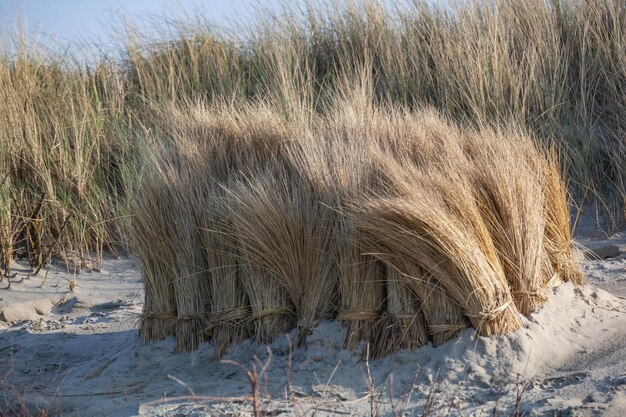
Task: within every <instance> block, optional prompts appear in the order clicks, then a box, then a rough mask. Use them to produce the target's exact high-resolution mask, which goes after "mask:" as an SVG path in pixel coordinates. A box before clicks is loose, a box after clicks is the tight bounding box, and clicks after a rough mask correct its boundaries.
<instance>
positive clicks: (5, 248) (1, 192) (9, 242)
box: [0, 158, 13, 281]
mask: <svg viewBox="0 0 626 417" xmlns="http://www.w3.org/2000/svg"><path fill="white" fill-rule="evenodd" d="M3 159H4V158H3ZM1 162H2V161H0V168H4V167H3V166H2V164H1ZM6 172H7V170H5V169H0V265H1V266H2V268H4V271H2V270H1V269H0V281H2V279H3V278H4V276H3V274H6V275H7V276H8V275H10V268H11V259H13V228H12V218H11V193H10V191H9V190H10V189H11V187H10V178H9V175H8V174H7V173H6Z"/></svg>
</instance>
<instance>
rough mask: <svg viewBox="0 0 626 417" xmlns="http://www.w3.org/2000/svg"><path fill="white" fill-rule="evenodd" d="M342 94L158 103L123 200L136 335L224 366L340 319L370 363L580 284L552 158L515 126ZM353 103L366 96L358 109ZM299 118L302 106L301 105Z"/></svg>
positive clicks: (512, 323)
mask: <svg viewBox="0 0 626 417" xmlns="http://www.w3.org/2000/svg"><path fill="white" fill-rule="evenodd" d="M359 94H360V93H358V92H357V93H355V94H354V95H352V96H346V97H343V98H337V99H336V101H335V104H334V107H333V108H332V111H329V112H328V113H325V114H322V115H311V114H309V113H307V112H306V111H302V112H298V111H297V110H296V111H294V110H293V109H292V113H288V114H285V113H284V112H283V111H282V110H280V109H276V108H274V107H272V106H271V105H268V104H261V103H259V104H253V103H248V104H245V105H243V106H236V105H225V104H222V105H214V106H201V105H190V106H187V107H184V108H176V107H175V106H170V107H169V108H168V109H167V110H164V111H163V112H162V113H161V115H160V116H159V117H162V118H164V120H168V121H169V124H168V125H167V126H169V127H168V129H169V133H167V135H166V136H167V137H168V139H167V140H166V141H165V142H164V145H163V146H161V147H152V148H150V149H151V153H150V156H149V160H150V161H151V162H150V163H148V164H147V165H146V171H145V172H144V176H143V177H142V181H141V184H142V187H141V190H143V191H142V192H140V193H138V194H137V195H136V197H135V199H134V204H133V207H134V211H135V217H134V218H133V222H132V223H133V230H134V231H135V233H134V237H135V239H134V242H135V245H136V247H137V248H138V254H139V257H140V259H141V264H142V267H143V272H144V275H145V276H146V280H145V284H146V292H145V294H146V307H145V309H146V311H145V317H144V323H143V325H142V329H143V335H144V337H145V339H146V340H150V339H157V338H160V337H163V336H165V335H168V334H173V335H175V336H176V339H177V347H178V349H179V350H193V349H195V348H196V347H197V345H198V343H199V342H200V341H202V340H213V341H214V342H215V343H216V346H217V349H216V353H217V355H218V356H221V355H223V354H224V353H225V352H227V350H228V348H229V347H230V346H231V345H232V344H234V343H236V342H238V341H240V340H242V339H244V338H246V337H253V338H256V339H257V340H258V341H260V342H263V343H268V342H271V340H272V339H273V338H275V337H276V336H278V335H279V334H280V333H284V332H287V331H289V330H291V329H294V328H298V329H299V332H300V343H306V336H307V335H308V334H309V333H310V331H311V330H312V329H313V328H315V326H316V324H317V323H318V322H319V321H321V320H339V321H341V322H342V323H343V324H344V326H345V328H346V340H345V346H346V348H349V349H352V348H355V347H356V346H357V345H358V344H359V342H362V341H366V342H369V343H370V346H371V349H370V351H371V352H372V354H373V355H375V356H383V355H385V354H387V353H389V352H392V351H396V350H399V349H405V348H406V349H414V348H417V347H419V346H421V345H423V344H424V343H427V342H428V341H432V342H433V344H435V345H439V344H441V343H444V342H445V341H447V340H449V339H450V338H452V337H454V336H455V335H456V334H457V333H458V332H459V331H460V330H462V329H464V328H466V327H468V326H473V327H475V328H476V329H477V330H478V332H479V333H480V334H481V335H485V336H490V335H496V334H502V333H508V332H511V331H515V330H517V329H518V328H519V327H520V326H521V320H520V316H521V315H522V314H523V315H526V314H529V313H530V312H532V311H534V310H536V309H537V308H538V307H539V306H541V304H543V303H544V302H546V301H547V297H548V291H547V289H548V288H549V287H550V286H553V285H556V284H558V283H560V282H564V281H572V282H574V283H575V284H582V283H583V280H582V275H581V274H580V272H579V271H578V270H577V268H576V266H575V263H574V261H573V259H572V251H571V236H570V232H569V227H568V226H567V225H566V224H565V223H563V222H564V213H567V212H568V207H567V200H566V193H565V189H564V186H563V181H562V179H561V176H560V174H559V168H558V165H557V164H556V162H555V158H554V156H553V153H552V151H551V150H549V149H539V148H537V147H536V145H534V142H533V141H532V139H531V138H530V137H528V136H527V135H526V134H524V133H523V132H522V131H521V130H520V129H513V128H508V129H500V130H494V129H492V128H489V127H486V126H485V127H481V128H474V129H470V128H460V127H458V126H455V125H454V124H452V123H451V122H449V121H448V120H446V119H445V118H443V117H441V116H440V115H438V114H437V113H436V112H434V111H430V110H416V111H401V110H398V109H394V108H391V107H384V106H379V105H374V106H372V105H367V104H366V102H367V100H365V99H364V97H366V95H363V94H361V95H359ZM359 97H360V98H359ZM302 110H304V108H303V109H302Z"/></svg>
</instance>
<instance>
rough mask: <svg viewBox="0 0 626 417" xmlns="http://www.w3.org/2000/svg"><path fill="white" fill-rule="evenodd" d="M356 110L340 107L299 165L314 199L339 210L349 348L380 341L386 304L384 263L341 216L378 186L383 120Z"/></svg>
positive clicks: (338, 257)
mask: <svg viewBox="0 0 626 417" xmlns="http://www.w3.org/2000/svg"><path fill="white" fill-rule="evenodd" d="M354 105H355V103H354V102H352V103H351V102H340V103H338V104H337V106H338V107H337V111H336V112H335V113H333V115H332V116H329V117H328V119H326V120H322V121H321V123H320V124H321V126H319V127H318V129H316V131H315V133H316V134H315V135H314V137H315V141H316V142H315V143H305V144H303V147H304V151H303V152H302V157H301V160H302V162H301V161H300V160H298V162H297V163H298V166H302V167H304V170H305V173H304V175H305V176H306V177H307V178H308V179H309V181H310V182H311V183H312V184H313V189H314V190H316V191H315V195H314V196H315V197H316V198H318V199H319V201H320V202H321V204H322V205H323V206H326V207H330V208H332V210H333V211H334V214H332V215H333V217H334V218H335V219H334V221H333V228H332V234H333V238H332V239H333V240H334V245H335V255H334V256H335V261H336V268H337V277H338V280H339V283H338V284H339V293H340V307H339V312H338V315H337V319H338V320H340V321H342V322H343V323H344V324H345V326H346V328H347V332H346V340H345V342H344V346H345V348H346V349H353V348H354V347H356V345H357V344H358V343H359V342H360V341H370V343H371V342H374V341H375V340H377V339H379V337H378V335H377V332H378V330H377V329H379V328H380V319H381V315H382V313H383V311H384V304H385V280H384V267H383V264H382V263H381V262H380V261H379V260H377V259H376V258H375V257H374V256H371V255H368V254H366V251H365V250H364V247H363V245H362V244H361V241H360V237H359V236H358V235H357V231H356V229H355V226H354V224H353V223H352V219H350V218H349V217H347V216H345V215H343V214H342V212H343V211H345V209H346V208H347V206H348V205H349V203H350V201H351V200H352V199H354V198H356V197H357V196H360V195H363V194H365V193H369V192H370V190H372V189H374V188H376V186H377V184H376V178H375V176H374V172H373V170H372V161H371V152H372V149H373V148H372V147H374V146H376V141H375V140H374V138H373V136H372V135H373V133H374V126H376V122H377V121H379V120H380V119H381V118H380V117H379V116H378V115H376V114H375V113H374V112H368V110H370V108H369V107H364V108H362V109H358V108H355V106H354ZM368 116H369V117H371V116H373V117H372V118H371V119H368ZM326 212H327V213H328V211H326ZM328 215H329V216H330V215H331V213H328Z"/></svg>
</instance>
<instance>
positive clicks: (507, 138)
mask: <svg viewBox="0 0 626 417" xmlns="http://www.w3.org/2000/svg"><path fill="white" fill-rule="evenodd" d="M464 139H465V147H466V150H467V151H468V153H469V158H470V160H469V161H468V163H467V164H466V169H467V171H468V172H467V176H468V177H469V178H471V181H472V186H473V187H474V188H475V190H476V195H477V197H478V204H479V207H480V210H481V214H482V217H483V218H484V219H485V222H486V224H487V227H488V228H489V231H490V234H491V236H492V240H493V242H494V244H495V247H496V250H497V253H498V256H499V259H500V262H501V264H502V266H503V268H504V272H505V274H506V277H507V280H508V282H509V285H510V286H511V290H512V295H513V299H514V300H515V305H516V306H517V308H518V310H519V311H520V312H521V313H522V314H524V315H527V314H529V313H531V312H533V311H535V310H536V309H537V307H539V306H540V305H542V304H543V303H544V302H546V301H547V299H548V294H547V292H546V290H545V283H546V282H547V281H548V280H549V279H550V278H551V277H552V275H553V274H552V273H550V271H549V270H545V269H544V266H545V264H544V263H543V261H544V260H543V257H545V256H546V255H547V254H546V252H545V248H544V238H543V236H544V231H545V220H546V219H545V215H544V206H545V204H544V194H543V188H544V180H543V178H542V176H541V173H537V172H535V171H534V170H533V167H532V166H531V165H530V164H528V163H526V160H525V158H524V157H523V156H524V155H526V154H528V152H529V151H528V148H529V147H532V146H533V145H532V144H531V143H530V142H529V140H528V139H527V138H525V137H523V136H519V135H514V134H513V132H509V133H508V134H504V135H502V134H501V135H498V134H496V133H495V132H491V131H485V130H482V131H480V132H476V133H473V134H468V135H466V136H465V138H464ZM520 155H521V156H522V158H521V160H520Z"/></svg>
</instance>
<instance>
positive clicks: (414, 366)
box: [0, 233, 626, 417]
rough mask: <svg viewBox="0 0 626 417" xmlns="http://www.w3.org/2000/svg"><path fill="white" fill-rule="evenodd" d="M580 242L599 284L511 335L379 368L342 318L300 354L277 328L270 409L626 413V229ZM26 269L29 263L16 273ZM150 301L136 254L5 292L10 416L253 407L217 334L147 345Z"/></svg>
mask: <svg viewBox="0 0 626 417" xmlns="http://www.w3.org/2000/svg"><path fill="white" fill-rule="evenodd" d="M581 242H582V243H583V244H584V245H585V246H586V247H588V248H589V249H586V252H587V255H588V257H593V256H594V253H595V254H600V255H602V256H604V255H606V256H610V257H609V258H608V259H587V260H584V261H581V263H582V268H583V270H584V271H585V273H586V275H587V277H588V279H589V281H590V283H591V285H589V286H586V287H584V288H574V287H572V286H571V285H569V284H565V285H562V286H560V287H557V288H555V289H554V290H553V294H552V295H551V299H550V302H549V303H548V304H547V305H546V306H545V307H543V308H542V309H541V310H539V311H538V312H536V313H535V314H533V315H532V316H531V317H530V318H528V319H526V318H525V319H524V328H523V329H521V330H519V331H518V332H516V333H513V334H509V335H505V336H498V337H491V338H484V337H480V336H477V335H476V334H475V332H474V331H473V330H472V329H468V330H465V331H464V332H462V333H461V334H460V336H459V337H458V338H457V339H455V340H453V341H450V342H448V343H446V344H444V345H443V346H441V347H439V348H437V349H434V348H433V347H432V346H430V345H428V346H425V347H423V348H421V349H418V350H417V351H415V352H399V353H397V354H394V355H390V356H389V357H387V358H385V359H381V360H375V361H369V364H368V363H367V362H366V361H365V360H364V359H363V356H364V355H363V351H364V350H365V346H361V347H360V349H359V350H357V351H355V352H350V351H345V350H343V349H341V343H342V340H343V337H344V332H343V330H342V328H341V327H340V326H339V325H338V324H337V323H332V322H327V323H321V324H320V325H319V327H318V328H317V330H316V331H315V332H314V333H313V334H312V335H310V336H309V338H308V340H307V345H308V346H307V347H306V349H304V348H298V349H296V348H293V349H292V350H291V353H290V344H289V343H288V340H289V338H291V340H296V339H297V335H296V334H295V333H293V332H292V334H290V335H285V336H283V337H279V338H278V339H277V340H276V341H275V342H274V343H273V344H272V345H271V346H269V348H270V351H271V353H272V357H271V363H269V365H268V366H267V371H266V372H265V375H264V376H263V375H262V376H261V389H262V391H263V392H266V393H269V395H270V396H271V399H269V400H268V399H264V400H263V401H262V404H261V406H262V407H263V409H264V410H265V411H266V412H271V414H272V415H307V416H308V415H316V416H321V415H406V416H411V415H424V414H428V413H427V411H428V410H430V411H429V413H430V414H429V415H439V416H443V415H459V416H470V415H477V416H481V415H484V416H487V415H489V416H492V415H502V416H505V415H506V416H508V415H513V414H514V413H515V410H516V408H519V410H520V413H523V414H525V415H530V416H535V415H536V416H544V415H546V416H555V415H558V416H623V415H626V234H625V233H621V234H617V235H615V236H613V237H611V238H610V239H608V240H607V239H599V238H595V239H585V240H581ZM607 246H615V247H617V252H616V251H615V250H613V249H606V247H607ZM607 250H608V251H609V252H610V253H608V255H607V252H606V251H607ZM603 251H604V252H603ZM603 254H604V255H603ZM18 266H19V265H18ZM24 276H27V275H26V269H25V268H22V271H21V272H20V273H19V274H18V276H17V277H16V278H15V279H18V278H20V277H24ZM44 277H45V282H44V283H43V285H41V284H42V281H44ZM74 279H76V288H75V289H74V292H69V291H68V289H69V284H70V282H71V281H72V280H74ZM4 285H6V280H5V281H3V282H2V284H0V286H4ZM142 302H143V293H142V284H141V277H140V274H139V273H138V271H137V269H136V267H135V266H134V263H133V262H132V260H130V259H107V260H105V262H104V267H103V269H102V270H101V271H93V272H81V273H80V274H73V273H72V272H70V271H68V270H67V269H66V268H64V266H63V265H62V264H60V265H53V266H51V268H50V269H49V270H48V271H42V272H40V274H39V275H38V276H31V277H30V278H27V279H24V280H23V281H22V282H20V283H13V284H12V285H11V288H10V289H2V290H0V415H3V416H4V415H11V413H12V412H13V413H14V412H15V411H16V410H19V408H20V405H19V404H20V403H22V404H25V405H27V406H28V407H29V409H30V410H31V412H33V414H34V415H36V413H35V412H34V410H37V408H41V409H46V410H47V412H48V415H63V416H67V415H80V416H135V415H139V416H170V417H173V416H187V415H190V416H204V415H242V414H250V413H251V412H252V406H251V402H250V400H249V397H250V392H251V390H250V384H249V382H248V379H247V377H246V375H245V373H244V371H243V370H242V369H240V368H238V367H237V366H235V365H233V364H227V363H220V362H219V361H216V360H215V359H214V351H213V348H212V346H211V345H210V344H208V343H206V344H204V345H203V346H202V347H201V348H200V349H199V350H198V351H197V352H193V353H188V354H176V353H174V346H175V344H174V340H173V339H169V340H164V341H161V342H151V343H149V344H147V345H144V343H143V341H142V340H141V339H140V338H139V335H138V331H137V325H138V320H139V318H140V314H141V309H142ZM255 356H256V358H257V359H258V362H257V369H259V370H260V368H261V367H262V364H264V363H265V362H266V360H267V358H268V350H267V347H266V346H261V345H258V344H256V343H253V342H244V343H243V344H241V345H240V346H237V347H236V348H234V349H233V350H232V352H231V353H230V354H229V355H228V356H227V358H228V359H230V360H234V361H237V362H239V363H241V364H243V365H244V366H245V367H248V368H250V366H251V362H252V363H254V361H255V359H254V358H255ZM290 362H291V366H290ZM368 369H369V374H370V375H371V377H370V376H368ZM287 392H288V393H289V394H288V395H287V394H286V393H287ZM191 397H194V398H191ZM232 397H236V398H235V399H234V400H233V398H232ZM394 409H395V411H394ZM425 409H426V412H425ZM494 410H497V413H496V414H494Z"/></svg>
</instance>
